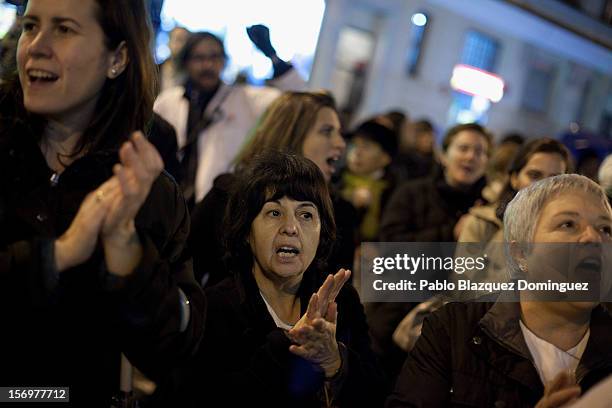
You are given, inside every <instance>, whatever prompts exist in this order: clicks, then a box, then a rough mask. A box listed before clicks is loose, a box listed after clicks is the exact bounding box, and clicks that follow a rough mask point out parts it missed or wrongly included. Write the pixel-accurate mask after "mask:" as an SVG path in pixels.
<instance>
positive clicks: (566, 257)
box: [527, 190, 612, 310]
mask: <svg viewBox="0 0 612 408" xmlns="http://www.w3.org/2000/svg"><path fill="white" fill-rule="evenodd" d="M533 242H534V244H536V245H534V246H533V248H532V251H531V253H530V256H529V257H528V267H527V269H528V275H529V276H530V278H531V279H533V280H538V281H546V280H547V279H552V280H553V281H569V282H590V292H589V294H591V296H595V295H594V294H597V295H599V292H598V291H597V288H595V287H593V286H599V285H601V287H602V288H608V287H609V282H608V280H609V278H607V275H608V273H607V272H606V271H609V270H610V269H609V268H610V261H611V260H610V259H609V258H610V248H611V247H610V244H611V243H612V214H611V213H610V211H609V210H608V209H607V208H606V207H605V206H604V205H603V203H602V202H601V200H599V199H598V197H596V196H595V195H593V194H591V193H587V192H584V191H579V190H576V191H571V192H566V193H563V194H560V195H559V196H556V197H554V198H552V199H550V201H549V202H548V203H546V204H545V205H544V207H543V208H542V211H541V213H540V216H539V219H538V221H537V223H536V227H535V231H534V236H533ZM602 244H603V245H602ZM537 274H540V275H541V276H537ZM591 300H592V299H591ZM565 303H566V304H565V305H562V304H559V305H558V306H559V307H560V308H567V307H578V308H592V307H594V306H595V305H596V304H597V303H598V302H565ZM560 310H561V309H560Z"/></svg>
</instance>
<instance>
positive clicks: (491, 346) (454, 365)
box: [386, 302, 612, 408]
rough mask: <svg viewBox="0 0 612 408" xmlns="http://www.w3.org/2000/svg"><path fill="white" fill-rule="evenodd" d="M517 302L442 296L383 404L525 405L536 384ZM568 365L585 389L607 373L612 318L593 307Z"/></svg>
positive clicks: (537, 391) (537, 392)
mask: <svg viewBox="0 0 612 408" xmlns="http://www.w3.org/2000/svg"><path fill="white" fill-rule="evenodd" d="M519 319H520V309H519V304H518V303H501V302H498V303H494V304H493V303H449V304H447V305H446V306H444V307H442V308H441V309H439V310H437V311H436V312H434V313H433V314H431V315H430V316H429V317H427V318H426V319H425V322H424V324H423V332H422V334H421V337H420V338H419V340H418V341H417V343H416V345H415V347H414V349H413V350H412V352H411V353H410V355H409V357H408V359H407V360H406V363H405V365H404V368H403V369H402V373H401V374H400V376H399V377H398V379H397V383H396V386H395V391H394V392H393V394H392V395H391V396H390V397H389V399H388V400H387V405H386V406H387V407H388V408H394V407H447V406H461V407H533V406H534V405H535V404H536V403H537V402H538V401H539V400H540V398H541V397H542V396H543V393H544V386H543V385H542V382H541V380H540V377H539V375H538V373H537V371H536V369H535V366H534V363H533V360H532V357H531V354H530V352H529V348H528V347H527V345H526V344H525V340H524V338H523V334H522V332H521V329H520V326H519ZM590 330H591V334H590V337H589V340H588V343H587V347H586V350H585V351H584V354H583V355H582V358H581V359H580V363H579V364H578V367H577V369H576V379H577V381H578V384H579V385H580V386H581V387H582V392H583V393H584V392H586V391H587V390H588V389H589V388H590V387H591V386H592V385H593V384H595V383H596V382H598V381H599V380H601V379H603V378H605V377H606V376H607V375H609V374H610V373H612V347H610V345H611V344H612V317H611V316H610V315H609V314H608V313H607V312H606V311H605V310H604V309H603V308H602V307H601V306H598V307H597V308H596V309H594V310H593V312H592V314H591V326H590Z"/></svg>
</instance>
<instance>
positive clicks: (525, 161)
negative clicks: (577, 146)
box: [458, 138, 572, 242]
mask: <svg viewBox="0 0 612 408" xmlns="http://www.w3.org/2000/svg"><path fill="white" fill-rule="evenodd" d="M571 171H572V158H571V154H570V152H569V150H567V148H566V147H565V146H564V145H563V144H562V143H560V142H558V141H556V140H554V139H550V138H541V139H534V140H531V141H529V142H527V143H526V144H524V145H523V146H522V147H521V148H520V149H519V151H518V152H517V153H516V155H514V157H513V160H512V162H511V164H510V166H509V167H508V169H507V171H506V174H507V177H506V182H505V185H504V186H503V188H502V189H501V191H500V193H499V199H498V200H497V201H495V202H492V203H490V204H487V205H482V206H477V207H472V208H470V212H469V214H466V215H465V216H464V217H465V220H464V226H463V229H462V231H461V234H460V235H459V239H458V242H491V241H494V242H503V229H502V224H503V222H502V220H503V217H504V210H505V206H506V205H507V203H509V202H510V201H511V200H512V199H513V198H514V196H515V195H516V193H517V192H518V191H519V190H521V189H523V188H525V187H527V186H529V185H531V184H532V183H534V182H536V181H538V180H541V179H543V178H547V177H552V176H557V175H559V174H564V173H568V172H571Z"/></svg>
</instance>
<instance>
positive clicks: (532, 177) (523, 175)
mask: <svg viewBox="0 0 612 408" xmlns="http://www.w3.org/2000/svg"><path fill="white" fill-rule="evenodd" d="M566 171H567V166H566V165H565V161H564V160H563V157H561V155H560V154H559V153H543V152H538V153H534V154H533V155H532V156H531V157H530V158H529V160H528V161H527V164H525V166H523V168H522V169H521V170H520V171H519V172H518V174H512V175H511V176H510V184H511V185H512V188H513V189H515V190H516V191H518V190H521V189H523V188H525V187H527V186H529V185H530V184H531V183H535V182H536V181H538V180H541V179H544V178H547V177H552V176H557V175H559V174H564V173H565V172H566Z"/></svg>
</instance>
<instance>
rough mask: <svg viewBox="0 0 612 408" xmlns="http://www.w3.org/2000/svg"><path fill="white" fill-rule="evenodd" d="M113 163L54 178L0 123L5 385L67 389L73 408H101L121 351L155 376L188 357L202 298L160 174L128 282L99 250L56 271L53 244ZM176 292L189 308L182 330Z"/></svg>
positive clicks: (142, 216) (111, 156) (180, 210)
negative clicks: (111, 271) (139, 257)
mask: <svg viewBox="0 0 612 408" xmlns="http://www.w3.org/2000/svg"><path fill="white" fill-rule="evenodd" d="M116 162H117V153H116V152H98V153H93V154H88V155H86V156H84V157H82V158H80V159H78V160H76V161H74V162H73V163H72V164H71V165H70V166H68V167H67V168H66V169H65V171H64V172H63V173H62V174H61V176H60V177H59V178H57V179H56V178H54V180H55V182H51V181H50V180H51V179H52V174H53V172H52V171H51V170H50V169H49V168H48V167H47V164H46V161H45V159H44V157H43V156H42V154H41V152H40V149H39V147H38V146H37V143H36V141H35V138H34V136H33V135H32V134H30V133H28V131H27V128H26V127H25V126H23V127H21V126H18V127H14V128H12V129H9V128H8V127H6V123H0V174H2V177H0V320H1V321H2V324H3V330H2V348H1V349H0V361H1V362H2V363H1V365H2V369H1V370H0V385H3V386H7V385H13V386H67V387H70V400H71V403H72V404H71V405H74V406H86V407H97V406H101V407H105V408H108V407H109V405H110V398H111V394H112V393H113V392H115V391H117V390H118V386H119V363H120V352H125V353H126V354H127V356H128V358H129V359H130V360H131V361H132V363H134V364H135V365H136V366H137V367H139V368H140V369H141V370H143V371H144V372H145V373H146V374H147V375H149V376H150V377H153V378H157V377H159V375H160V374H161V373H163V372H165V371H166V370H168V369H169V367H171V366H172V365H173V364H175V363H176V362H177V361H180V360H181V359H183V358H187V357H189V356H190V355H191V354H193V353H194V352H195V350H196V348H197V346H198V344H199V341H200V339H201V336H202V333H203V327H204V307H205V303H204V295H203V293H202V291H201V289H200V287H199V285H197V283H196V282H195V280H194V279H193V272H192V269H191V265H190V261H189V260H188V259H186V258H185V254H184V251H183V249H184V244H185V241H186V238H187V235H188V232H189V216H188V213H187V211H186V207H185V203H184V200H183V198H182V196H181V194H180V192H179V191H178V187H177V185H176V183H175V182H174V181H173V180H172V179H171V178H170V177H169V176H168V175H167V174H165V173H164V174H162V175H161V176H160V177H159V178H158V179H157V180H156V181H155V183H154V184H153V186H152V188H151V192H150V194H149V196H148V198H147V200H146V202H145V203H144V205H143V207H142V208H141V210H140V211H139V213H138V215H137V218H136V229H137V232H138V235H139V237H140V240H141V242H142V246H143V257H142V261H141V262H140V265H139V266H138V267H137V269H136V270H135V271H134V273H133V274H132V275H131V276H130V277H128V278H117V277H114V276H113V275H110V274H109V273H108V271H107V270H106V268H105V262H104V258H103V253H102V250H101V248H100V245H98V248H97V249H96V251H95V253H94V255H93V256H92V257H91V258H90V260H88V261H87V262H86V263H84V264H82V265H79V266H77V267H75V268H72V269H68V270H66V271H64V272H62V273H61V274H59V275H57V273H54V271H53V268H54V266H53V265H54V260H53V242H54V240H55V239H56V238H57V237H59V236H60V235H61V234H63V233H64V231H65V230H66V229H67V228H68V226H69V225H70V223H71V222H72V220H73V219H74V217H75V215H76V213H77V211H78V209H79V206H80V204H81V202H82V201H83V199H84V197H85V195H86V194H87V193H89V192H90V191H92V190H94V189H95V188H97V187H98V186H99V185H100V184H101V183H102V182H103V181H105V180H106V179H107V178H108V177H110V176H111V175H112V166H113V164H114V163H116ZM179 288H180V289H181V290H182V291H183V292H184V294H185V295H186V296H187V297H188V299H189V301H190V302H191V304H190V310H191V313H190V314H191V318H190V323H189V325H188V327H187V329H186V330H185V331H183V332H182V333H180V332H179V324H180V319H181V318H180V304H181V302H180V298H179V297H180V295H179V290H178V289H179Z"/></svg>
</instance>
